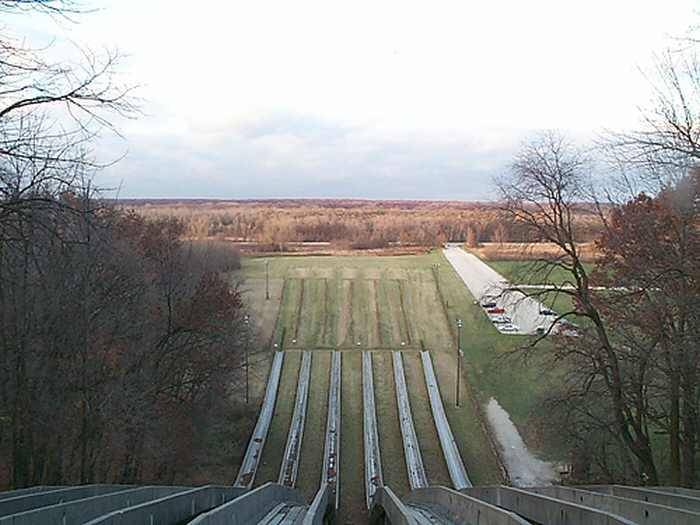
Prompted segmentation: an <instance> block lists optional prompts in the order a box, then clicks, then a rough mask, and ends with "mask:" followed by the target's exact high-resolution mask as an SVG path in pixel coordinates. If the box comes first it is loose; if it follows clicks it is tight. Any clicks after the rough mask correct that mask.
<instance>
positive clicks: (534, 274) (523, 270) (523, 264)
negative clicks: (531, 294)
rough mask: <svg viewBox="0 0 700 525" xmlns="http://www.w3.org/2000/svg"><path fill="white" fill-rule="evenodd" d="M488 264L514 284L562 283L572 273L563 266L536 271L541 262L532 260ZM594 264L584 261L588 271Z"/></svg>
mask: <svg viewBox="0 0 700 525" xmlns="http://www.w3.org/2000/svg"><path fill="white" fill-rule="evenodd" d="M487 264H488V265H489V266H491V268H493V269H494V270H496V271H497V272H498V273H500V274H501V275H502V276H503V277H505V278H506V279H508V280H509V281H510V282H511V283H513V284H557V285H558V284H562V283H564V282H566V281H570V280H571V275H570V274H569V273H568V272H566V271H565V270H563V269H562V268H548V269H547V271H546V272H544V271H535V270H538V269H539V268H540V267H541V263H537V262H532V261H487ZM594 266H595V265H594V264H592V263H583V267H584V268H585V269H586V271H587V272H591V271H593V268H594Z"/></svg>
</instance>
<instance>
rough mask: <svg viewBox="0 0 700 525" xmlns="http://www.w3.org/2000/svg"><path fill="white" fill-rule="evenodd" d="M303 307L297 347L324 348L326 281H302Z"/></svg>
mask: <svg viewBox="0 0 700 525" xmlns="http://www.w3.org/2000/svg"><path fill="white" fill-rule="evenodd" d="M302 290H303V293H302V294H301V298H302V306H301V308H300V315H299V324H298V327H299V330H298V332H297V338H298V339H297V345H298V346H301V347H303V348H316V347H319V346H322V344H321V342H322V340H323V332H324V329H325V326H326V319H325V317H326V301H325V298H324V297H325V294H326V281H325V279H304V280H303V281H302Z"/></svg>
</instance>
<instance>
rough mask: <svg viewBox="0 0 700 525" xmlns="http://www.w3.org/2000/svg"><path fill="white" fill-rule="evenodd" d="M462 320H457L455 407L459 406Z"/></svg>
mask: <svg viewBox="0 0 700 525" xmlns="http://www.w3.org/2000/svg"><path fill="white" fill-rule="evenodd" d="M461 357H462V320H461V319H457V382H456V385H457V389H456V391H455V406H459V381H460V375H461V373H462V370H461V368H462V366H461V365H462V359H461Z"/></svg>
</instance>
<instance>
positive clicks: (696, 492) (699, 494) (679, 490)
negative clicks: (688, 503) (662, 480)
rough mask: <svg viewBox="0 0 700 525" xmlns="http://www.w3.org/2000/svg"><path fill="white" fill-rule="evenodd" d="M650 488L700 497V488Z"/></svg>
mask: <svg viewBox="0 0 700 525" xmlns="http://www.w3.org/2000/svg"><path fill="white" fill-rule="evenodd" d="M647 488H648V489H651V490H655V491H657V492H668V493H670V494H678V495H679V496H690V497H691V498H700V490H698V489H687V488H685V487H647Z"/></svg>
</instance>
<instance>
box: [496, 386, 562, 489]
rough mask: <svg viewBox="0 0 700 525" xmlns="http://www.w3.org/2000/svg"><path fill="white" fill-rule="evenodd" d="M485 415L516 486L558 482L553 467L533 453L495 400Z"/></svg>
mask: <svg viewBox="0 0 700 525" xmlns="http://www.w3.org/2000/svg"><path fill="white" fill-rule="evenodd" d="M486 416H487V418H488V420H489V425H490V426H491V428H492V429H493V432H494V434H495V436H496V439H497V440H498V443H499V445H500V446H501V449H502V451H503V460H504V461H505V464H506V469H507V470H508V474H509V475H510V479H511V481H512V483H513V485H514V486H516V487H532V486H540V485H552V484H553V483H554V482H555V481H556V480H557V476H556V472H555V471H554V468H553V467H552V464H551V463H548V462H546V461H542V460H541V459H538V458H536V457H535V456H533V455H532V454H531V453H530V451H529V450H528V449H527V446H526V445H525V442H524V441H523V438H522V437H521V436H520V432H518V429H517V428H516V427H515V425H514V424H513V421H511V419H510V416H509V415H508V412H506V411H505V410H504V409H503V408H502V407H501V405H499V404H498V401H496V400H495V399H493V398H491V399H490V400H489V402H488V405H487V407H486Z"/></svg>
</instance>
